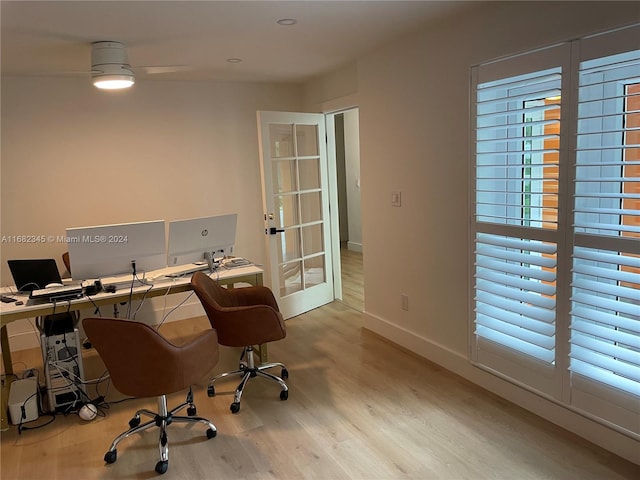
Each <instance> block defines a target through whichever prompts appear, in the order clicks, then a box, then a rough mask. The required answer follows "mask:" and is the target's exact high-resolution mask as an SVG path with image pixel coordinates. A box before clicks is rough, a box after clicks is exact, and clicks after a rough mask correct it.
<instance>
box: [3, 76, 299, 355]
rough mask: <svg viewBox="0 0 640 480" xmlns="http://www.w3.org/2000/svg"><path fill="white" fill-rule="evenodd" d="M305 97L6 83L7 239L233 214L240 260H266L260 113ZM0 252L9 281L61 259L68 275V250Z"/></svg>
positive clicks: (203, 86) (58, 81)
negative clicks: (20, 268) (22, 264)
mask: <svg viewBox="0 0 640 480" xmlns="http://www.w3.org/2000/svg"><path fill="white" fill-rule="evenodd" d="M301 99H302V90H301V88H300V87H297V86H291V85H275V84H250V83H242V84H227V83H200V82H161V81H151V82H145V81H142V80H141V81H139V82H138V83H137V84H136V85H135V86H134V87H133V88H132V89H131V90H129V91H121V92H104V91H99V90H97V89H96V88H95V87H93V86H92V85H91V83H90V82H89V81H88V80H87V79H84V78H53V79H45V78H31V79H25V78H3V79H2V118H1V120H2V125H1V128H2V130H1V133H2V151H1V153H2V158H1V161H2V163H1V168H2V180H1V181H2V183H1V189H2V190H1V214H2V217H1V220H2V221H1V228H2V230H1V234H2V235H3V236H11V235H30V234H32V235H35V234H38V235H41V234H42V235H45V236H48V235H53V236H57V235H64V233H65V228H66V227H71V226H86V225H100V224H106V223H122V222H131V221H142V220H154V219H165V220H173V219H178V218H189V217H196V216H204V215H215V214H222V213H231V212H237V213H238V231H237V242H236V252H237V253H238V254H240V255H243V256H246V257H247V258H251V259H252V260H254V261H256V262H259V263H262V262H263V261H264V260H265V252H266V250H265V247H264V235H263V231H264V230H263V228H264V227H263V220H262V196H261V195H262V193H261V182H260V168H259V155H258V138H257V121H256V111H257V110H287V111H292V110H299V109H300V108H301ZM0 248H1V250H0V252H1V255H0V256H1V258H2V268H1V270H0V272H1V283H2V285H8V284H11V283H12V281H11V277H10V273H9V272H8V268H7V264H6V259H10V258H37V257H50V258H55V259H56V260H57V261H58V264H59V267H60V270H61V271H64V266H63V264H62V261H61V255H62V253H63V252H64V251H65V250H66V245H65V244H63V243H58V242H46V243H37V244H26V245H25V244H13V243H2V244H1V245H0ZM172 297H178V295H174V296H172ZM171 301H172V302H175V301H177V299H171ZM195 303H197V302H195ZM153 304H154V303H153V302H149V309H151V310H153V308H151V306H152V305H153ZM156 305H157V302H156ZM106 313H108V312H106ZM148 313H150V312H148ZM182 313H183V314H186V315H188V309H187V310H184V311H183V312H182ZM150 314H151V313H150ZM25 331H26V332H29V333H28V334H27V336H30V337H34V336H33V334H32V333H31V332H32V329H31V327H30V326H28V324H25V323H24V322H15V323H14V324H11V325H10V328H9V333H10V336H12V345H13V346H14V348H19V347H20V346H19V345H18V343H19V340H18V338H17V337H20V336H21V333H22V332H25ZM25 346H26V345H25Z"/></svg>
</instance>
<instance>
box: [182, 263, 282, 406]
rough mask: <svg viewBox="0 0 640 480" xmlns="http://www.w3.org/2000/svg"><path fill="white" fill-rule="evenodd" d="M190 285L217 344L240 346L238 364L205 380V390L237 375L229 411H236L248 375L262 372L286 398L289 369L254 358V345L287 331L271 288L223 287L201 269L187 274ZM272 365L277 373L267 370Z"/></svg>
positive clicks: (213, 388)
mask: <svg viewBox="0 0 640 480" xmlns="http://www.w3.org/2000/svg"><path fill="white" fill-rule="evenodd" d="M191 286H192V287H193V290H194V291H195V292H196V295H197V296H198V298H199V299H200V302H201V303H202V306H203V307H204V310H205V312H206V313H207V317H208V318H209V322H210V323H211V326H212V327H213V328H214V329H215V330H216V331H217V332H218V342H219V343H220V345H225V346H228V347H242V348H243V350H242V355H241V357H240V367H239V368H238V370H234V371H233V372H227V373H222V374H220V375H217V376H216V377H215V378H213V379H212V380H211V381H210V382H209V387H208V388H207V393H208V395H209V396H210V397H211V396H213V395H215V387H214V383H215V381H216V380H218V379H220V378H223V377H227V376H229V375H241V376H242V381H241V382H240V384H239V385H238V388H236V391H235V395H234V399H233V403H232V404H231V407H230V409H231V412H233V413H238V412H239V411H240V400H241V398H242V393H243V391H244V387H245V386H246V384H247V382H248V381H249V379H250V378H253V377H256V376H262V377H265V378H268V379H270V380H273V381H275V382H277V383H278V384H279V385H280V387H281V388H282V390H281V391H280V399H281V400H286V399H287V398H289V388H288V387H287V384H286V383H285V382H284V380H283V379H287V378H288V377H289V372H288V371H287V369H286V367H285V366H284V365H283V364H282V363H263V364H260V365H256V364H255V361H254V357H253V356H254V352H253V346H254V345H261V344H264V343H267V342H273V341H276V340H281V339H283V338H284V337H285V336H286V335H287V331H286V329H285V325H284V319H283V318H282V314H281V313H280V311H279V309H278V304H277V303H276V300H275V298H274V296H273V293H272V292H271V290H269V289H268V288H267V287H262V286H257V287H246V288H233V289H227V288H224V287H222V286H220V285H218V283H217V282H215V281H214V280H212V279H211V278H209V277H208V276H207V275H206V274H204V273H203V272H196V273H194V274H193V276H192V277H191ZM273 367H280V368H281V369H282V370H281V373H280V377H277V376H275V375H272V374H270V373H267V372H266V371H265V370H268V369H270V368H273Z"/></svg>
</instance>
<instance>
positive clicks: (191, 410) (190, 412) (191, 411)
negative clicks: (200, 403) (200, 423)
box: [187, 405, 196, 417]
mask: <svg viewBox="0 0 640 480" xmlns="http://www.w3.org/2000/svg"><path fill="white" fill-rule="evenodd" d="M195 414H196V406H195V405H192V406H191V407H189V408H187V415H189V416H190V417H193V416H195Z"/></svg>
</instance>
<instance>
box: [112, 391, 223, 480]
mask: <svg viewBox="0 0 640 480" xmlns="http://www.w3.org/2000/svg"><path fill="white" fill-rule="evenodd" d="M187 405H189V407H188V408H187V415H189V416H187V417H184V416H177V415H174V413H176V412H178V411H180V410H182V409H183V408H184V407H186V406H187ZM140 415H146V416H148V417H151V418H152V420H150V421H148V422H145V423H143V424H140ZM195 415H196V407H195V405H194V404H193V394H192V392H191V390H189V394H188V395H187V400H186V402H184V403H182V404H180V405H178V406H177V407H176V408H174V409H172V410H170V411H167V398H166V396H165V395H162V396H159V397H158V413H156V412H152V411H150V410H147V409H141V410H138V411H137V412H136V413H135V415H134V416H133V418H132V419H131V420H129V427H130V428H129V430H127V431H125V432H123V433H121V434H120V435H118V436H117V437H116V438H115V440H114V441H113V442H112V443H111V448H109V451H108V452H107V453H105V455H104V461H105V462H106V463H114V462H115V461H116V460H117V459H118V450H117V445H118V443H120V441H122V440H124V439H125V438H127V437H129V436H131V435H133V434H134V433H138V432H142V431H144V430H147V429H149V428H153V427H158V428H159V429H160V437H159V441H158V446H159V450H160V460H159V461H158V462H157V463H156V467H155V471H156V472H157V473H160V474H162V473H166V471H167V469H168V468H169V442H168V437H167V427H168V426H169V425H170V424H171V423H173V422H181V423H202V424H204V425H206V426H207V427H208V428H207V431H206V435H207V439H211V438H213V437H215V436H216V435H217V430H216V427H215V425H214V424H213V423H211V422H210V421H209V420H207V419H206V418H202V417H197V416H195Z"/></svg>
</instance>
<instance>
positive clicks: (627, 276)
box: [570, 42, 640, 430]
mask: <svg viewBox="0 0 640 480" xmlns="http://www.w3.org/2000/svg"><path fill="white" fill-rule="evenodd" d="M631 46H632V45H629V47H631ZM636 46H637V42H636ZM578 102H579V104H578V120H577V121H578V123H577V148H576V164H575V170H576V177H575V194H574V201H575V207H574V232H575V238H574V243H575V248H574V251H573V267H572V282H571V288H572V296H571V351H570V357H571V358H570V370H571V372H572V381H573V383H574V385H577V386H580V387H581V388H582V389H586V390H589V388H587V387H585V382H584V380H585V379H588V380H592V381H594V382H596V383H597V384H604V385H607V386H611V387H615V389H617V390H619V391H621V392H624V393H625V394H630V395H633V396H636V397H635V399H636V403H638V402H640V398H638V397H640V50H634V51H629V52H623V53H616V54H614V55H609V56H605V57H600V58H594V59H589V60H586V61H583V62H581V63H580V70H579V92H578ZM578 398H580V397H579V396H578ZM637 409H638V407H636V410H637ZM636 429H637V430H640V428H639V427H636Z"/></svg>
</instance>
